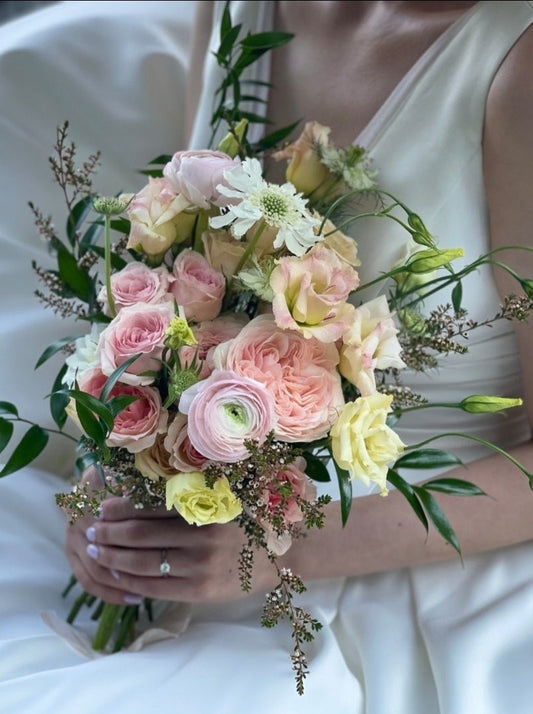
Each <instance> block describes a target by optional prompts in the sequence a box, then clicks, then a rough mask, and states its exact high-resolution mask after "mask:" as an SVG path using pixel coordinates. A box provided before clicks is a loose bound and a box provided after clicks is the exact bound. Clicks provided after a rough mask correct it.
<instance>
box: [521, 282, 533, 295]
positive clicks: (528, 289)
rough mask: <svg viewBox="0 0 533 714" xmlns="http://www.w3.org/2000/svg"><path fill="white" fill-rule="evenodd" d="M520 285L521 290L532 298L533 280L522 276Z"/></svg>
mask: <svg viewBox="0 0 533 714" xmlns="http://www.w3.org/2000/svg"><path fill="white" fill-rule="evenodd" d="M520 285H521V286H522V290H523V291H524V292H525V294H526V295H527V296H528V298H530V299H533V280H530V279H529V278H523V279H522V280H521V281H520Z"/></svg>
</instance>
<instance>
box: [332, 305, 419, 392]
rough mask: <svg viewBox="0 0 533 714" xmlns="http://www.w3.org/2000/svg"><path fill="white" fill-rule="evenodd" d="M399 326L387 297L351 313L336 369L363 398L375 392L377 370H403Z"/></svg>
mask: <svg viewBox="0 0 533 714" xmlns="http://www.w3.org/2000/svg"><path fill="white" fill-rule="evenodd" d="M397 334H398V328H397V327H396V325H395V324H394V318H393V316H392V315H391V312H390V310H389V305H388V303H387V298H386V297H385V296H384V295H380V296H379V297H377V298H374V299H373V300H370V301H369V302H366V303H363V305H361V306H360V307H358V308H357V309H356V310H355V312H354V320H353V324H352V326H351V328H350V329H349V330H348V331H347V332H346V333H345V335H344V336H343V342H344V345H343V346H342V347H341V352H340V354H341V358H340V364H339V371H340V373H341V374H342V376H343V377H346V379H347V380H348V381H349V382H351V383H352V384H354V385H355V386H356V387H357V388H358V389H359V392H360V393H361V396H363V397H366V396H369V395H371V394H375V393H376V379H375V375H374V371H375V370H376V369H390V368H394V369H403V368H404V367H405V364H404V362H403V361H402V359H401V357H400V353H401V351H402V347H401V345H400V343H399V341H398V337H397Z"/></svg>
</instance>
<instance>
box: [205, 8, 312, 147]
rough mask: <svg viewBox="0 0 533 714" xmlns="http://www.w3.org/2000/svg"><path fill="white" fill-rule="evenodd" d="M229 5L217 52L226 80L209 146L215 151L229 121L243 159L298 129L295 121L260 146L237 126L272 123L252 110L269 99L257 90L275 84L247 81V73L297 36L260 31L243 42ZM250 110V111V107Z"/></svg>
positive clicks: (214, 117) (271, 145)
mask: <svg viewBox="0 0 533 714" xmlns="http://www.w3.org/2000/svg"><path fill="white" fill-rule="evenodd" d="M229 6H230V3H229V2H227V3H226V5H225V8H224V12H223V15H222V22H221V24H220V45H219V48H218V50H217V51H216V52H215V57H216V59H217V62H218V65H219V67H221V68H222V69H223V70H224V79H223V80H222V82H221V84H220V86H219V88H218V89H217V91H216V93H215V98H216V101H217V102H218V104H217V106H216V108H215V109H214V111H213V115H212V117H211V122H210V126H211V128H212V134H211V139H210V142H209V146H210V147H211V148H213V143H214V140H215V136H216V135H217V132H218V130H219V128H220V126H221V125H222V123H223V122H225V123H226V124H227V125H228V131H229V133H230V134H232V135H233V136H234V137H235V138H236V140H237V143H238V146H239V149H238V155H239V156H240V157H241V158H244V157H246V156H254V155H257V154H258V153H261V152H262V151H264V150H265V149H267V148H271V147H273V146H275V145H277V144H278V143H280V142H281V141H283V139H285V137H287V136H288V135H289V134H290V133H291V131H292V130H293V129H294V127H295V126H296V125H297V124H298V122H295V123H294V124H291V125H289V126H287V127H284V128H282V129H279V130H278V131H276V132H273V133H271V134H268V135H267V136H265V137H263V139H261V140H260V141H259V142H257V143H256V144H253V145H252V144H250V143H249V141H248V140H247V138H246V135H245V136H244V137H242V138H241V137H239V136H238V132H237V131H236V127H237V125H238V124H239V122H242V120H243V119H244V120H246V121H247V122H248V124H269V123H270V121H269V120H268V119H266V118H265V117H263V116H261V115H259V114H257V113H256V112H254V111H252V110H251V107H252V106H253V104H255V103H260V104H264V103H265V100H264V99H263V98H262V97H260V96H258V95H257V94H256V92H257V90H261V89H264V88H265V87H267V88H268V87H270V86H271V84H270V83H268V82H263V81H260V80H255V79H243V78H242V75H243V72H244V70H245V69H246V68H247V67H249V66H250V65H252V64H253V63H254V62H256V61H257V60H258V59H259V58H260V57H261V56H262V55H264V54H265V53H266V52H269V51H271V50H274V49H276V48H278V47H282V46H283V45H285V44H286V43H287V42H289V41H290V40H291V39H292V38H293V37H294V35H292V34H291V33H288V32H258V33H255V34H252V33H248V34H247V35H246V37H244V38H243V39H239V37H240V35H241V30H242V25H241V24H238V25H233V24H232V20H231V14H230V9H229ZM247 107H248V108H247Z"/></svg>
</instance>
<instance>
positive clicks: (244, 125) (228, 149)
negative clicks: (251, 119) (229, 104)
mask: <svg viewBox="0 0 533 714" xmlns="http://www.w3.org/2000/svg"><path fill="white" fill-rule="evenodd" d="M247 129H248V119H241V120H240V122H239V123H238V124H237V126H236V127H235V130H234V131H233V132H231V131H229V132H228V133H227V134H226V136H225V137H224V138H223V139H222V140H221V142H220V144H219V145H218V146H217V151H221V152H222V153H224V154H227V155H228V156H231V158H233V157H234V156H237V154H238V153H239V143H240V142H242V140H243V138H244V137H245V135H246V130H247ZM235 136H236V137H237V138H235Z"/></svg>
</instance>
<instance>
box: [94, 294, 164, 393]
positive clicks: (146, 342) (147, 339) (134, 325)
mask: <svg viewBox="0 0 533 714" xmlns="http://www.w3.org/2000/svg"><path fill="white" fill-rule="evenodd" d="M173 317H174V306H173V305H172V303H161V304H159V305H146V304H144V303H139V304H138V305H133V306H130V307H124V308H122V310H121V311H120V312H119V313H118V315H117V316H116V317H115V318H114V319H113V320H112V321H111V322H110V323H109V325H108V326H107V327H106V328H105V330H104V331H103V332H102V333H101V334H100V340H99V342H98V350H97V353H98V357H99V359H100V366H101V369H102V372H103V373H104V374H106V375H110V374H112V372H114V370H115V369H116V368H117V367H120V365H121V364H123V363H124V362H125V361H126V360H128V359H129V358H130V357H133V356H134V355H139V357H138V359H136V360H135V361H134V362H133V363H132V364H131V365H130V366H129V367H128V368H127V370H126V371H125V372H123V373H122V375H121V377H120V381H121V382H125V383H127V384H151V383H152V382H153V381H154V375H153V374H143V373H144V372H158V371H159V370H160V369H161V354H162V351H163V346H164V340H165V331H166V329H167V327H168V326H169V324H170V321H171V320H172V318H173Z"/></svg>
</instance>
